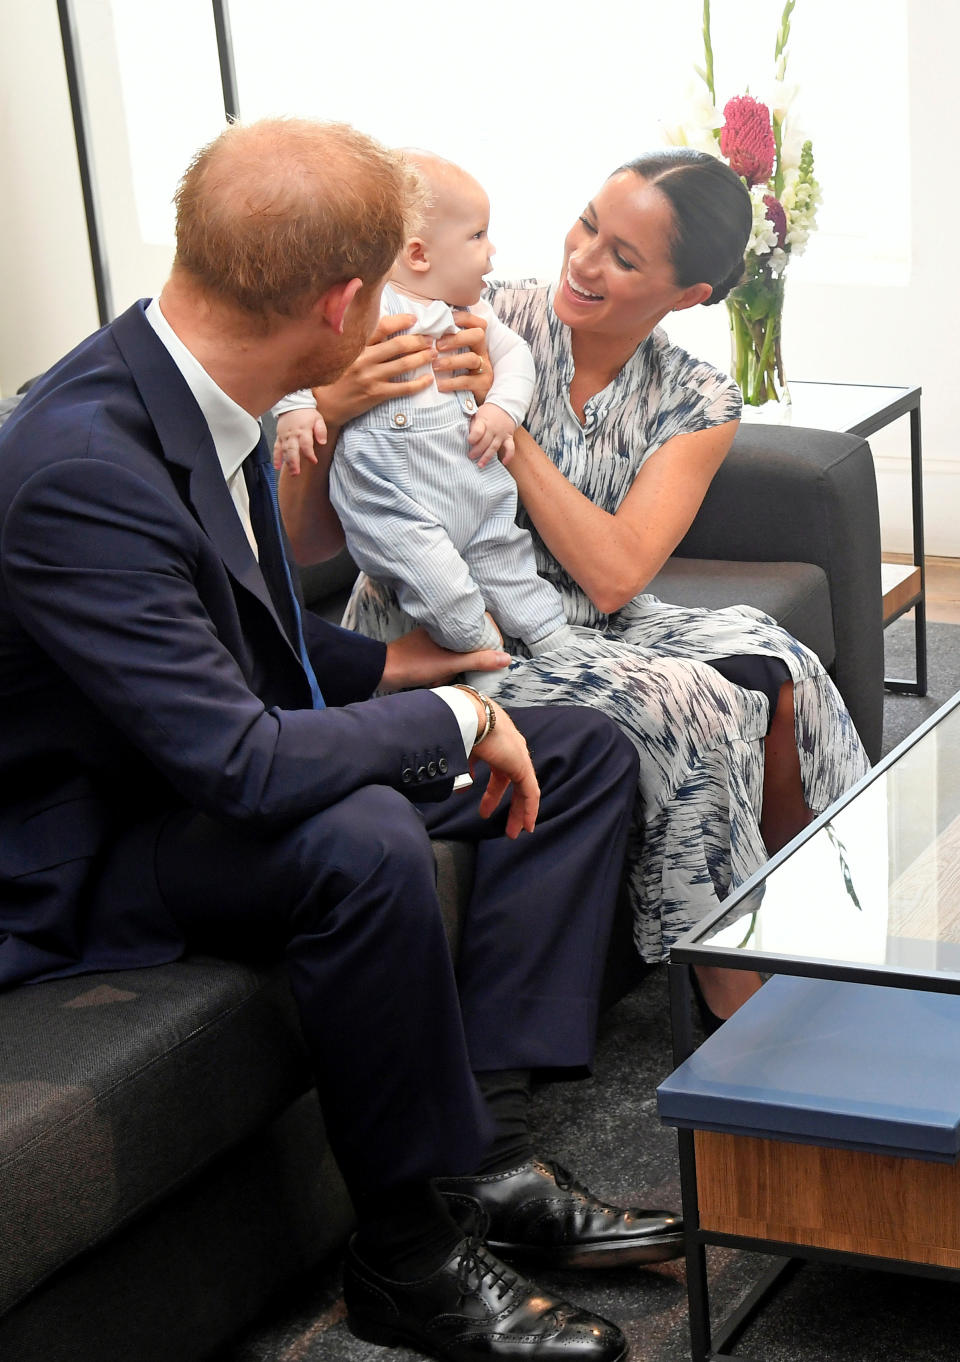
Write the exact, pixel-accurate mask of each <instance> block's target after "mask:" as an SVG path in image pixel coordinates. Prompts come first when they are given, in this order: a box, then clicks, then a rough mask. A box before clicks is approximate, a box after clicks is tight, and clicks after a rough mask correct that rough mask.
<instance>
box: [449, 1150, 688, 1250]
mask: <svg viewBox="0 0 960 1362" xmlns="http://www.w3.org/2000/svg"><path fill="white" fill-rule="evenodd" d="M436 1186H437V1188H438V1190H439V1191H441V1192H442V1193H443V1195H444V1197H445V1199H446V1202H447V1205H448V1207H449V1209H450V1211H451V1213H452V1214H453V1216H454V1217H455V1218H456V1219H457V1220H458V1222H460V1223H461V1224H463V1223H470V1224H474V1225H475V1224H476V1223H477V1221H476V1219H475V1217H476V1215H477V1213H478V1212H480V1213H482V1215H483V1216H484V1217H485V1220H484V1221H483V1224H484V1238H485V1240H486V1241H487V1243H488V1244H489V1245H490V1247H491V1248H492V1249H493V1251H494V1253H500V1254H502V1255H503V1256H504V1257H505V1258H514V1257H523V1258H525V1259H529V1260H530V1261H533V1262H539V1263H543V1264H546V1265H547V1266H550V1267H581V1268H582V1267H597V1268H600V1267H613V1266H615V1265H617V1264H620V1263H657V1262H661V1261H663V1260H664V1259H666V1258H679V1257H680V1255H681V1254H682V1253H683V1221H682V1219H681V1218H680V1216H679V1215H674V1214H673V1213H672V1212H671V1211H661V1210H639V1209H637V1208H629V1209H626V1208H623V1207H620V1206H610V1205H608V1204H607V1203H606V1202H605V1201H600V1200H599V1199H598V1198H597V1197H595V1196H593V1194H592V1193H591V1192H588V1191H587V1189H586V1187H582V1186H581V1185H580V1183H578V1182H575V1181H574V1179H573V1178H572V1177H571V1176H570V1174H569V1173H568V1172H567V1171H566V1169H565V1168H562V1167H561V1166H560V1164H558V1163H553V1162H547V1161H541V1160H540V1159H532V1160H530V1161H529V1162H528V1163H524V1164H521V1165H520V1167H519V1168H510V1169H508V1170H507V1171H506V1172H503V1173H489V1174H485V1175H484V1176H482V1177H474V1178H438V1179H437V1180H436Z"/></svg>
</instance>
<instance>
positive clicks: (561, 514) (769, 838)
mask: <svg viewBox="0 0 960 1362" xmlns="http://www.w3.org/2000/svg"><path fill="white" fill-rule="evenodd" d="M750 223H751V209H750V204H749V200H748V196H747V193H746V191H745V189H744V187H743V185H742V183H741V181H740V180H739V179H738V178H737V177H736V175H735V174H734V173H733V172H732V171H731V170H730V169H729V167H727V166H726V165H725V164H724V163H723V162H721V161H719V160H717V159H716V158H714V157H711V156H706V155H704V154H702V153H699V152H694V151H690V150H688V149H685V148H684V149H674V150H671V151H668V152H665V153H662V154H661V153H653V154H650V155H647V156H643V157H640V158H639V159H638V160H636V161H633V162H630V163H629V164H628V165H626V166H623V167H621V168H620V169H619V170H617V171H615V172H614V174H613V175H611V176H610V178H609V179H608V180H607V181H606V182H605V183H604V185H603V186H602V187H601V189H600V190H599V192H598V193H597V194H596V195H595V197H594V198H593V199H592V200H591V201H590V203H588V204H587V206H586V208H585V209H584V211H583V213H582V214H581V215H580V217H579V218H578V219H577V221H576V222H575V223H574V225H573V227H572V228H571V230H570V232H569V233H568V235H567V238H566V241H565V243H564V253H563V265H562V270H561V275H560V282H559V283H558V284H553V285H544V284H538V283H535V282H522V283H518V284H512V285H494V286H493V287H492V289H491V290H490V292H489V295H488V297H489V300H490V302H491V303H492V305H493V307H494V309H495V311H496V312H497V313H498V315H499V316H500V317H501V318H502V319H503V321H504V322H506V324H507V325H508V326H510V327H511V328H513V329H514V330H515V331H518V332H519V333H520V334H521V335H522V336H524V338H525V339H526V340H527V342H528V344H529V345H530V346H531V348H532V350H533V355H534V360H535V362H536V369H537V387H536V390H535V393H534V398H533V402H532V404H531V408H530V411H529V414H528V416H527V421H526V427H527V429H526V430H519V429H518V430H517V432H516V435H515V446H516V448H515V452H514V454H513V455H512V456H511V458H510V459H509V460H508V462H507V466H508V467H509V469H510V471H511V473H512V474H513V476H514V478H515V480H516V483H517V487H518V491H519V495H520V500H521V503H522V506H523V518H524V521H525V523H526V524H527V525H528V526H529V528H530V530H531V533H532V534H533V538H534V544H535V548H536V553H537V564H538V570H539V571H540V573H541V574H542V575H543V576H544V577H546V578H547V579H548V580H550V581H551V582H553V583H554V585H555V586H556V587H557V589H558V590H559V591H560V592H561V594H562V596H563V599H564V603H565V607H566V613H567V617H568V619H569V620H570V623H571V624H572V625H573V626H574V630H575V633H576V635H577V640H576V644H575V646H574V647H573V648H567V649H565V650H564V651H563V653H562V654H561V653H552V654H547V655H545V656H542V657H539V658H535V659H534V658H528V657H524V656H522V653H523V649H522V647H521V646H518V645H516V644H515V643H514V642H513V641H512V640H509V639H508V640H505V643H506V645H507V647H508V650H509V651H510V652H511V653H514V654H515V656H514V659H513V661H512V663H511V666H510V668H509V671H508V672H507V673H506V674H505V676H504V677H503V679H502V680H500V681H499V683H498V685H497V689H496V696H497V699H498V701H500V702H501V703H503V704H505V705H508V706H509V705H512V704H521V705H522V704H544V703H557V704H583V705H588V706H590V707H592V708H598V709H602V710H604V712H606V713H607V714H609V715H610V716H611V717H612V718H614V719H615V720H616V721H617V723H618V724H619V725H620V726H621V728H622V729H623V730H624V732H625V733H627V734H628V735H629V737H630V738H631V739H632V740H633V742H634V744H635V746H636V747H637V750H638V751H639V753H640V757H641V768H640V783H639V788H638V795H637V806H636V815H635V824H634V836H633V841H632V847H631V850H630V852H629V864H628V872H627V881H628V887H629V892H630V895H631V899H632V904H633V909H634V914H635V939H636V943H637V948H638V950H639V952H640V955H641V956H642V958H643V959H644V960H645V961H648V962H655V961H659V960H663V959H665V958H666V956H667V953H668V951H669V947H670V945H671V943H672V942H674V941H675V940H676V939H677V938H678V937H679V936H680V935H682V934H683V933H684V932H685V931H687V930H688V929H689V928H690V927H691V926H692V925H694V924H695V923H696V922H697V921H699V920H701V919H702V918H703V917H704V916H705V915H706V914H707V913H708V912H710V911H711V910H712V909H713V908H714V907H715V906H716V905H717V903H718V902H719V901H720V900H722V899H723V898H724V897H725V896H726V895H727V894H728V893H729V892H730V890H731V889H732V888H733V887H735V886H736V885H737V884H740V883H742V882H743V880H745V879H746V878H747V877H748V876H749V875H751V874H752V873H753V872H754V871H755V870H756V869H757V868H758V867H759V866H761V865H762V864H763V862H764V860H765V859H766V858H767V855H768V854H770V853H772V852H773V851H774V850H776V849H777V848H778V847H780V846H782V845H783V844H784V843H785V842H786V841H788V840H789V839H790V837H792V836H794V835H795V833H796V832H798V831H799V830H800V828H802V827H803V826H804V825H805V823H806V822H808V821H809V820H810V819H811V818H812V817H813V816H814V815H815V814H816V813H818V812H820V811H821V810H822V809H824V808H825V807H826V806H827V805H828V804H829V803H831V802H832V801H833V800H834V799H835V798H837V797H838V796H839V795H840V794H842V793H843V792H844V791H845V790H846V789H848V788H849V786H850V785H851V784H852V783H853V782H854V781H856V780H857V779H859V777H860V776H861V775H862V774H863V773H864V771H865V770H866V769H867V765H868V762H867V757H866V754H865V752H864V750H863V747H862V745H861V743H860V740H859V738H858V736H857V733H856V730H855V728H854V726H853V722H852V720H851V719H850V716H849V714H848V713H847V710H846V708H845V706H844V704H843V701H842V700H841V698H840V696H839V694H838V693H837V690H836V688H835V687H834V685H833V682H832V681H831V680H830V678H829V676H828V675H827V673H826V672H825V670H824V668H823V667H822V665H821V664H820V662H819V660H818V659H817V658H816V657H815V655H814V654H813V653H811V652H810V651H809V650H808V649H807V648H805V647H803V645H802V644H800V643H798V642H797V641H796V640H795V639H793V638H792V637H791V636H790V635H789V634H787V633H786V632H785V631H784V630H782V629H781V628H780V627H779V626H778V625H776V624H775V623H774V621H773V620H771V619H770V618H769V617H768V616H766V615H764V614H762V613H761V612H759V611H757V610H754V609H752V608H750V607H747V606H734V607H731V608H728V609H724V610H706V609H696V608H687V607H677V606H672V605H667V604H665V603H664V602H662V601H660V600H658V599H657V598H656V597H655V596H652V595H649V594H646V593H645V590H644V588H645V587H646V586H647V584H648V583H649V581H650V580H651V578H652V577H654V576H655V575H656V573H657V572H658V571H659V569H660V568H661V567H662V566H663V564H664V563H665V561H666V560H667V558H668V557H669V556H670V554H671V553H672V552H673V550H674V549H675V548H676V546H677V544H678V543H679V542H680V540H681V539H682V538H683V536H684V534H685V533H686V531H687V529H688V528H689V526H690V524H691V523H692V521H693V519H694V516H695V515H696V513H697V510H698V508H699V506H700V504H701V502H702V501H703V498H704V495H705V494H706V491H707V488H708V486H709V484H710V481H711V479H712V477H713V475H714V473H715V472H716V470H717V469H718V467H719V466H720V464H721V463H722V461H723V459H724V457H725V455H726V453H727V451H728V449H729V448H730V445H731V443H732V441H733V437H734V434H735V432H736V429H737V423H738V418H739V415H740V406H741V402H740V393H739V390H738V389H737V387H736V385H735V384H734V383H733V381H732V380H731V379H729V378H727V377H726V376H725V375H723V374H721V373H719V372H718V371H717V370H715V369H713V368H712V367H711V366H709V365H707V364H704V363H701V362H700V361H698V360H695V359H693V358H692V357H691V356H690V355H688V354H686V353H685V352H684V351H683V350H681V349H679V348H678V347H676V346H672V345H671V344H670V342H669V340H668V339H667V337H666V335H665V334H664V332H663V331H662V330H660V329H659V323H660V322H661V320H662V319H663V318H664V317H665V316H666V315H667V314H668V313H669V312H671V311H682V310H683V309H685V308H688V307H693V306H695V305H697V304H699V303H706V304H712V303H717V302H720V301H721V300H722V299H723V298H724V297H725V296H726V294H727V292H728V291H729V289H730V288H731V287H733V286H734V285H735V284H736V283H737V282H738V280H739V278H740V274H741V271H742V259H743V251H744V247H745V244H746V240H747V237H748V235H749V232H750ZM394 320H396V319H394ZM464 320H465V325H466V327H467V328H468V329H466V330H464V331H463V332H461V333H460V335H459V336H458V337H456V338H455V339H456V340H457V341H458V342H459V343H460V345H463V344H464V343H467V344H470V345H471V347H472V350H473V353H471V354H469V355H464V354H462V353H461V354H459V355H456V356H454V355H453V354H450V353H447V354H446V355H441V356H440V358H439V360H438V363H437V366H436V367H437V368H438V369H447V370H449V369H451V368H452V367H453V365H454V363H459V365H460V366H461V368H462V367H463V366H468V367H467V373H466V375H465V377H464V378H463V379H461V380H457V379H453V380H452V382H453V383H457V382H458V381H460V382H464V383H467V384H469V385H470V386H472V387H473V388H474V391H475V392H476V393H477V396H478V398H479V399H480V400H482V398H483V396H485V386H486V385H485V384H484V377H485V372H484V371H489V364H488V363H486V361H485V352H484V349H483V344H482V331H481V330H479V329H478V328H476V327H473V326H471V323H470V320H469V319H464ZM375 341H376V343H375V344H372V345H371V347H370V348H368V350H367V351H366V352H365V355H364V356H362V357H361V359H360V360H359V361H358V362H357V365H356V366H355V368H354V370H353V371H351V372H349V373H348V375H346V376H345V378H344V379H342V380H340V383H339V384H338V385H334V387H333V388H331V389H327V390H318V392H317V396H318V401H319V405H320V410H321V412H322V413H323V414H324V415H325V416H326V417H327V425H328V427H329V426H330V425H331V424H333V425H338V424H339V423H341V422H342V421H343V420H344V419H347V417H348V416H349V415H352V414H354V413H355V412H356V411H358V410H362V409H365V407H364V406H363V405H362V404H367V405H369V404H370V402H371V400H380V399H379V396H377V397H373V394H374V392H375V391H377V392H381V391H382V387H383V385H384V383H390V381H391V380H395V379H396V377H397V375H398V374H400V373H402V372H403V371H404V369H409V368H410V353H411V347H412V346H414V345H416V344H417V340H416V338H413V337H409V336H406V337H404V336H391V335H390V334H389V333H387V332H385V331H381V332H380V333H379V335H377V336H376V337H375ZM419 345H420V346H421V348H422V347H423V345H424V342H422V341H420V342H419ZM439 348H441V349H443V348H444V347H443V346H442V345H441V346H440V347H439ZM391 366H392V367H391ZM450 382H451V380H449V379H448V380H447V383H448V385H449V384H450ZM392 391H393V394H394V395H396V393H397V388H396V386H395V385H392ZM315 485H316V484H315ZM289 495H290V494H289V493H288V496H289ZM309 504H310V498H309V497H308V496H305V488H302V487H301V488H298V489H297V494H296V496H295V504H294V506H293V508H292V509H293V515H292V517H291V520H290V522H289V523H290V527H291V530H292V533H293V538H294V544H295V547H296V548H297V549H298V553H299V556H300V557H301V560H302V561H305V560H306V558H305V554H304V549H305V548H307V552H309V548H308V545H307V544H306V543H305V541H307V540H309V532H308V529H307V528H306V527H307V526H309V521H310V510H309ZM286 509H287V507H286V506H285V511H286ZM298 541H299V542H298ZM344 622H345V623H347V624H348V625H349V626H350V627H352V628H356V629H359V630H361V631H362V632H364V633H367V634H371V635H373V636H376V637H380V638H395V637H397V636H398V635H400V634H402V633H404V632H406V630H408V629H410V628H411V625H412V621H407V620H405V618H404V617H402V615H401V614H400V612H399V610H398V607H397V605H396V602H395V600H394V599H392V597H391V595H390V593H389V591H387V590H386V589H384V588H383V587H381V586H380V585H379V584H377V583H375V582H371V581H369V580H368V579H366V578H361V579H360V580H359V581H358V583H357V585H356V587H355V589H354V592H353V595H352V597H351V601H350V604H349V606H348V610H347V615H346V617H345V621H344ZM427 679H428V678H427ZM698 973H699V976H700V985H701V988H702V991H703V995H704V997H705V1000H706V1003H707V1006H708V1007H709V1009H710V1010H711V1011H712V1012H714V1013H715V1014H716V1015H717V1016H719V1017H721V1018H722V1017H726V1016H729V1015H730V1013H731V1012H732V1011H734V1010H735V1008H736V1007H737V1006H739V1005H740V1003H741V1002H743V1001H744V999H745V998H746V997H747V996H748V995H749V993H750V992H752V991H753V990H754V988H755V987H756V986H757V984H758V982H759V981H758V980H757V978H756V977H755V976H752V975H749V974H748V973H746V972H744V971H738V970H701V971H698Z"/></svg>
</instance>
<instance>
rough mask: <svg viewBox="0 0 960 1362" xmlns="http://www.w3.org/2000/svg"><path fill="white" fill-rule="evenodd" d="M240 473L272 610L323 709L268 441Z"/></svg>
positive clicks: (315, 704)
mask: <svg viewBox="0 0 960 1362" xmlns="http://www.w3.org/2000/svg"><path fill="white" fill-rule="evenodd" d="M243 474H244V478H245V479H246V483H247V491H248V492H249V494H250V523H251V524H252V526H253V533H254V536H255V538H256V541H257V549H258V550H259V554H260V571H261V572H262V573H263V579H264V581H265V582H266V584H267V590H268V591H269V592H270V596H271V599H272V600H273V604H274V607H275V608H276V611H277V614H278V615H279V616H280V620H281V622H282V624H283V626H284V629H285V630H286V633H287V637H288V638H289V639H290V641H291V643H292V644H293V646H294V648H296V650H297V652H298V653H299V654H300V661H301V663H302V664H303V670H304V671H305V672H306V674H307V681H308V682H309V683H310V692H311V694H312V696H313V707H314V709H325V708H326V705H325V703H324V699H323V695H322V693H321V691H320V687H319V685H318V684H317V678H316V675H315V673H314V670H313V667H312V665H311V663H310V658H309V657H308V656H307V647H306V643H305V642H304V637H303V621H302V619H301V618H300V603H299V601H298V600H297V593H296V591H295V590H294V586H293V578H292V577H291V575H290V564H289V563H288V562H287V555H286V553H285V551H284V547H283V532H282V530H281V528H280V508H279V506H278V504H277V484H276V478H275V475H274V471H273V464H272V462H271V460H270V451H269V450H268V448H267V442H266V440H265V439H264V438H263V436H262V435H261V437H260V442H259V444H258V445H257V447H256V449H255V450H254V451H253V452H252V453H251V454H250V455H248V457H247V459H246V460H245V461H244V465H243Z"/></svg>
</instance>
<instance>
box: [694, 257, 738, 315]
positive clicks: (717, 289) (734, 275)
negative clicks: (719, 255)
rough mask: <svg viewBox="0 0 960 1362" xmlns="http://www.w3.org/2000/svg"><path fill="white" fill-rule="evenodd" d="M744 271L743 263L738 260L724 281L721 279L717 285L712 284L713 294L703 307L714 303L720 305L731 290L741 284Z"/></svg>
mask: <svg viewBox="0 0 960 1362" xmlns="http://www.w3.org/2000/svg"><path fill="white" fill-rule="evenodd" d="M744 274H745V270H744V267H743V261H742V260H738V261H737V264H736V266H735V267H734V268H733V269H732V270H731V271H730V273H729V274H728V275H727V277H726V279H721V280H720V282H719V284H714V286H713V292H712V293H711V295H710V297H709V298H707V299H706V300H705V302H704V307H711V306H712V305H713V304H714V303H722V302H723V300H724V298H726V296H727V294H728V293H729V292H730V290H731V289H733V288H736V287H737V285H738V284H742V283H743V277H744Z"/></svg>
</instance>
